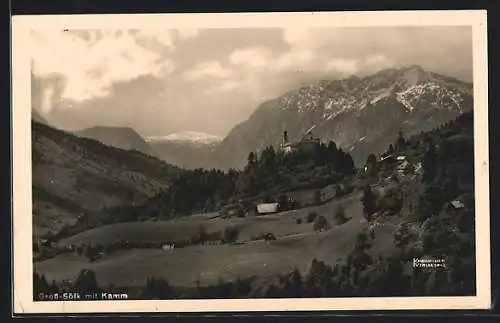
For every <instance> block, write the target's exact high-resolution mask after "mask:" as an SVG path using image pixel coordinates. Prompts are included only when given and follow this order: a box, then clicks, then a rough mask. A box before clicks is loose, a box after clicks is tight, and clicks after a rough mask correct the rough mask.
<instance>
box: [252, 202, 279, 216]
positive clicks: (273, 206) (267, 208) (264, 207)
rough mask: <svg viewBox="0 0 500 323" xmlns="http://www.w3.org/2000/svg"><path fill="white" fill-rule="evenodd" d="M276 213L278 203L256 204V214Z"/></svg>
mask: <svg viewBox="0 0 500 323" xmlns="http://www.w3.org/2000/svg"><path fill="white" fill-rule="evenodd" d="M277 212H278V203H260V204H257V213H258V214H272V213H277Z"/></svg>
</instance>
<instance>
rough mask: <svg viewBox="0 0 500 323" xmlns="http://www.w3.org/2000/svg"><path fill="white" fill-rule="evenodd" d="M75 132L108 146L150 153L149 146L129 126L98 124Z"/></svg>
mask: <svg viewBox="0 0 500 323" xmlns="http://www.w3.org/2000/svg"><path fill="white" fill-rule="evenodd" d="M75 134H76V135H78V136H81V137H85V138H90V139H95V140H98V141H100V142H102V143H103V144H105V145H108V146H112V147H116V148H121V149H126V150H137V151H140V152H142V153H145V154H151V147H149V145H148V144H147V143H146V141H145V140H144V139H143V138H142V137H141V136H140V135H139V134H138V133H137V132H136V131H135V130H134V129H132V128H129V127H108V126H106V127H104V126H98V127H92V128H88V129H84V130H81V131H78V132H76V133H75Z"/></svg>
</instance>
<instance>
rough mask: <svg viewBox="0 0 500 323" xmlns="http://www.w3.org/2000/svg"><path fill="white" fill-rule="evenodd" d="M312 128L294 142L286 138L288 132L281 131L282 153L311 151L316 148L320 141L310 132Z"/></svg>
mask: <svg viewBox="0 0 500 323" xmlns="http://www.w3.org/2000/svg"><path fill="white" fill-rule="evenodd" d="M311 130H312V128H311V129H309V130H308V131H307V132H306V135H305V136H304V137H302V138H301V139H300V140H299V141H297V142H295V143H291V142H290V141H289V140H288V132H287V131H284V132H283V142H282V143H281V147H280V148H281V151H283V152H284V153H290V152H292V151H296V150H301V151H313V150H314V149H316V148H317V147H318V146H319V144H320V143H321V141H320V140H319V139H318V138H315V137H314V136H313V134H312V131H311Z"/></svg>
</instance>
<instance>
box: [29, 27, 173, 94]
mask: <svg viewBox="0 0 500 323" xmlns="http://www.w3.org/2000/svg"><path fill="white" fill-rule="evenodd" d="M140 40H142V41H143V43H145V44H149V46H141V44H140ZM155 44H156V46H157V47H158V46H159V47H163V48H169V47H171V46H172V42H171V41H170V38H169V36H167V35H166V34H164V33H160V32H158V33H156V34H154V33H151V32H149V33H148V32H144V31H141V32H117V31H76V32H73V31H66V32H63V31H53V32H45V33H40V32H33V33H32V46H33V53H34V56H33V57H32V61H33V73H34V74H35V75H37V76H48V75H53V74H59V75H62V76H63V77H64V79H65V81H66V86H65V88H64V90H63V92H62V93H61V96H62V98H63V99H71V100H75V101H83V100H86V99H89V98H92V97H96V96H101V97H102V96H106V95H108V94H109V88H110V86H111V85H112V84H113V83H114V82H117V81H127V80H132V79H135V78H137V77H139V76H142V75H161V74H168V73H170V72H171V71H172V70H173V68H174V63H173V62H172V61H171V60H169V59H166V58H165V57H162V56H161V55H160V53H159V52H155V51H154V50H153V48H155V46H154V45H155ZM148 47H149V48H148Z"/></svg>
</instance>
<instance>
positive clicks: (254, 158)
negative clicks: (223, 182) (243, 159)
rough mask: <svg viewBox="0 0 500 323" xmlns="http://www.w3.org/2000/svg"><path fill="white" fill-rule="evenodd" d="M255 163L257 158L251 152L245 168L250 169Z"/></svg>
mask: <svg viewBox="0 0 500 323" xmlns="http://www.w3.org/2000/svg"><path fill="white" fill-rule="evenodd" d="M256 162H257V157H256V155H255V153H254V152H253V151H251V152H250V153H249V154H248V157H247V166H248V167H252V166H253V165H255V163H256Z"/></svg>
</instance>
